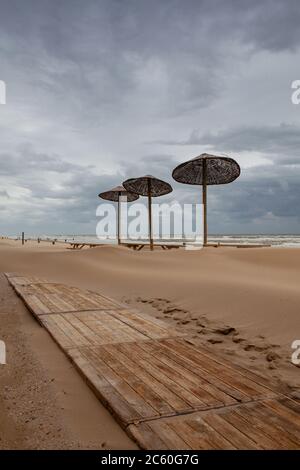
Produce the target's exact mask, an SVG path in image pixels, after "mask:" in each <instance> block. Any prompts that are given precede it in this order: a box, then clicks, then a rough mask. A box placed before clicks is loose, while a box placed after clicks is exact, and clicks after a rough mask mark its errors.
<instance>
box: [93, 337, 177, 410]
mask: <svg viewBox="0 0 300 470" xmlns="http://www.w3.org/2000/svg"><path fill="white" fill-rule="evenodd" d="M100 351H101V360H102V361H103V362H105V364H106V365H107V366H109V367H110V368H111V369H112V370H113V371H114V372H115V373H116V374H118V376H119V377H120V378H122V379H123V380H124V381H125V382H126V383H128V385H130V387H131V388H132V389H133V390H134V391H135V392H136V393H138V394H139V395H140V396H141V397H142V398H143V400H144V401H145V402H147V403H149V405H150V406H151V407H152V408H153V409H154V410H156V411H157V412H158V413H159V414H160V415H164V414H170V413H174V410H173V409H172V408H171V407H170V406H169V404H168V402H167V401H166V400H163V399H161V397H160V396H159V395H158V394H157V393H156V390H155V387H153V384H151V386H149V382H148V381H146V383H145V382H144V380H143V379H142V378H141V377H139V376H138V375H136V374H135V373H132V369H130V368H128V367H127V366H126V365H125V364H124V362H120V361H119V356H118V355H117V354H116V352H117V350H116V349H115V348H113V351H112V353H110V351H109V350H108V348H106V347H105V346H102V347H101V350H100Z"/></svg>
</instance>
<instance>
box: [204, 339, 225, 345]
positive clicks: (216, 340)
mask: <svg viewBox="0 0 300 470" xmlns="http://www.w3.org/2000/svg"><path fill="white" fill-rule="evenodd" d="M207 341H208V342H209V343H211V344H219V343H223V340H222V339H219V338H210V339H208V340H207Z"/></svg>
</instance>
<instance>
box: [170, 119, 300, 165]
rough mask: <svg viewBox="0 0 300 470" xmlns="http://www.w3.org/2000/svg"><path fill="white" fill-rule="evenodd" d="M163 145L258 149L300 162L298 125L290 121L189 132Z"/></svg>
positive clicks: (281, 158) (271, 156)
mask: <svg viewBox="0 0 300 470" xmlns="http://www.w3.org/2000/svg"><path fill="white" fill-rule="evenodd" d="M164 144H165V145H183V146H185V145H187V146H188V145H203V146H209V147H211V148H222V149H223V150H224V151H227V152H260V153H263V154H264V155H266V156H268V157H269V158H271V159H274V158H276V160H279V161H282V162H284V163H285V164H292V163H295V164H297V163H300V127H298V126H296V125H291V124H285V123H282V124H279V125H276V126H262V125H261V126H251V127H246V126H243V127H237V128H232V129H225V130H222V131H219V132H216V133H207V134H202V135H201V133H200V131H197V130H194V131H193V132H191V134H190V136H189V137H188V139H187V140H183V141H164Z"/></svg>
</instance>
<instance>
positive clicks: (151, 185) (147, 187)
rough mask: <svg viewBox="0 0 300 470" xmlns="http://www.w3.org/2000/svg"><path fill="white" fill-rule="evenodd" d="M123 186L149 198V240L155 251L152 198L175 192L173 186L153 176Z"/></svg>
mask: <svg viewBox="0 0 300 470" xmlns="http://www.w3.org/2000/svg"><path fill="white" fill-rule="evenodd" d="M123 186H124V188H125V189H127V191H130V192H132V193H135V194H138V195H139V196H147V197H148V214H149V240H150V249H151V250H153V236H152V209H151V198H152V197H158V196H164V195H165V194H168V193H171V192H172V191H173V189H172V186H171V185H170V184H169V183H166V182H165V181H163V180H160V179H159V178H156V177H155V176H152V175H145V176H140V177H139V178H130V179H128V180H126V181H124V183H123Z"/></svg>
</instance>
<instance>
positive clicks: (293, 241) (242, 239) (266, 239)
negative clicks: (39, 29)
mask: <svg viewBox="0 0 300 470" xmlns="http://www.w3.org/2000/svg"><path fill="white" fill-rule="evenodd" d="M32 238H37V237H32ZM40 238H41V239H43V240H46V239H51V240H53V239H54V238H55V239H57V240H59V241H67V242H70V241H76V242H81V243H99V244H115V243H116V240H115V239H114V238H113V237H102V238H97V237H96V236H95V235H70V234H68V235H61V234H57V235H43V236H40ZM154 240H155V241H157V242H159V241H163V242H169V243H172V242H173V243H174V242H175V243H176V242H181V241H183V240H182V239H181V238H180V237H179V236H178V237H174V238H172V239H168V240H166V239H163V240H162V239H160V238H154ZM124 241H125V240H124ZM128 241H130V240H128ZM134 241H136V240H134ZM138 241H141V242H147V239H146V238H143V239H139V240H138ZM185 241H188V242H192V241H194V240H193V239H192V238H191V239H186V240H185ZM208 241H209V242H210V243H221V244H228V245H230V244H241V245H243V244H245V245H249V244H250V245H251V244H254V245H256V244H258V245H271V246H274V247H288V248H292V247H296V248H297V247H298V248H300V235H292V234H291V235H272V234H270V235H260V234H257V235H210V236H209V237H208Z"/></svg>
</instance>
